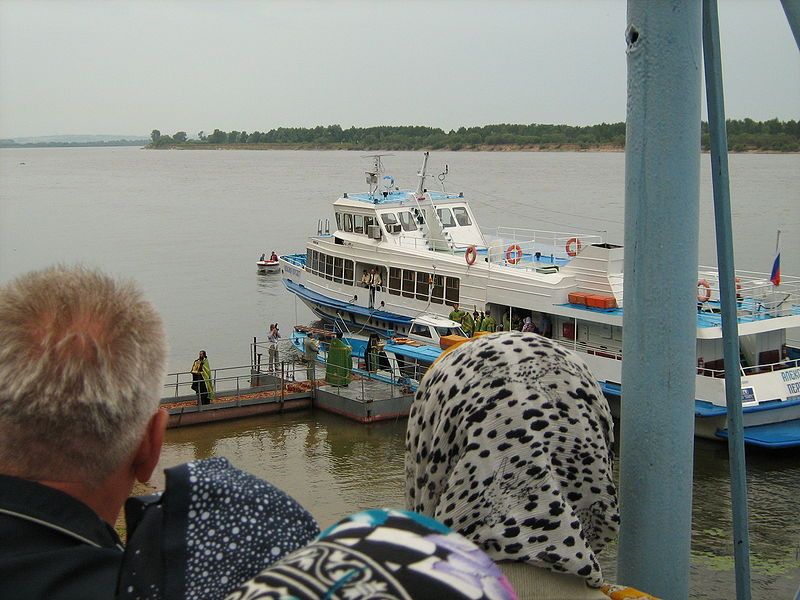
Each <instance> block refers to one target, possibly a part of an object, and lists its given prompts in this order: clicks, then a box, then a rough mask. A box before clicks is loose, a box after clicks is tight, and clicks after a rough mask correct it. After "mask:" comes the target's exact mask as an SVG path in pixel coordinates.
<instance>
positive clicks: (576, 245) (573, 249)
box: [564, 237, 583, 256]
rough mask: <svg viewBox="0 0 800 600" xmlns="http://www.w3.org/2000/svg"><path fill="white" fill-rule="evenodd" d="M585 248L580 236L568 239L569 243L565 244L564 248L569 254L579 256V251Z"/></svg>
mask: <svg viewBox="0 0 800 600" xmlns="http://www.w3.org/2000/svg"><path fill="white" fill-rule="evenodd" d="M581 248H583V243H582V242H581V240H580V239H579V238H576V237H572V238H569V239H568V240H567V243H566V244H565V245H564V249H565V250H566V251H567V254H568V255H569V256H577V255H578V252H580V251H581Z"/></svg>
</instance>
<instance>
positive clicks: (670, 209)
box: [618, 0, 701, 599]
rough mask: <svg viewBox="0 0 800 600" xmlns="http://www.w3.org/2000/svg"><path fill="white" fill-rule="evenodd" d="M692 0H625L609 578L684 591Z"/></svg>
mask: <svg viewBox="0 0 800 600" xmlns="http://www.w3.org/2000/svg"><path fill="white" fill-rule="evenodd" d="M700 24H701V3H699V2H696V1H695V0H669V1H667V0H663V1H658V2H653V1H648V0H628V28H627V30H626V37H627V40H628V50H627V54H628V114H627V128H626V141H625V290H624V302H625V329H624V339H623V354H624V360H623V363H622V400H621V403H622V406H621V413H622V414H621V439H620V443H621V447H620V513H621V514H620V516H621V520H622V523H621V530H620V538H619V555H618V560H619V577H618V580H619V582H620V583H623V584H625V585H632V586H634V587H637V588H639V589H642V590H644V591H646V592H649V593H650V594H654V595H656V596H658V597H660V598H668V599H669V598H686V597H688V595H689V558H690V548H691V531H692V463H693V449H694V398H695V394H694V392H695V376H696V368H697V367H696V362H695V361H696V354H697V348H696V332H697V305H696V298H695V296H696V295H697V290H696V285H697V247H698V235H699V234H698V205H699V194H700V68H701V47H700V38H701V26H700Z"/></svg>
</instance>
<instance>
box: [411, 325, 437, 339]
mask: <svg viewBox="0 0 800 600" xmlns="http://www.w3.org/2000/svg"><path fill="white" fill-rule="evenodd" d="M411 333H413V334H414V335H419V336H421V337H427V338H429V337H433V336H432V335H431V331H430V328H429V327H428V326H427V325H422V324H421V323H414V324H413V325H412V326H411Z"/></svg>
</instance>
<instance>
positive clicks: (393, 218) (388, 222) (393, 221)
mask: <svg viewBox="0 0 800 600" xmlns="http://www.w3.org/2000/svg"><path fill="white" fill-rule="evenodd" d="M381 221H383V224H384V225H385V226H386V227H387V229H388V228H389V227H391V226H392V225H399V223H400V222H399V221H398V220H397V215H396V214H394V213H393V212H385V213H381Z"/></svg>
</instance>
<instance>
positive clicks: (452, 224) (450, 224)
mask: <svg viewBox="0 0 800 600" xmlns="http://www.w3.org/2000/svg"><path fill="white" fill-rule="evenodd" d="M445 211H447V214H448V215H450V219H449V221H447V222H445V220H444V218H443V217H442V215H443V214H444V213H445ZM436 215H437V216H438V217H439V221H441V223H442V228H443V229H449V228H450V227H458V223H456V220H455V217H453V212H452V211H451V210H450V209H449V208H448V207H447V206H441V207H438V208H437V209H436Z"/></svg>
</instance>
